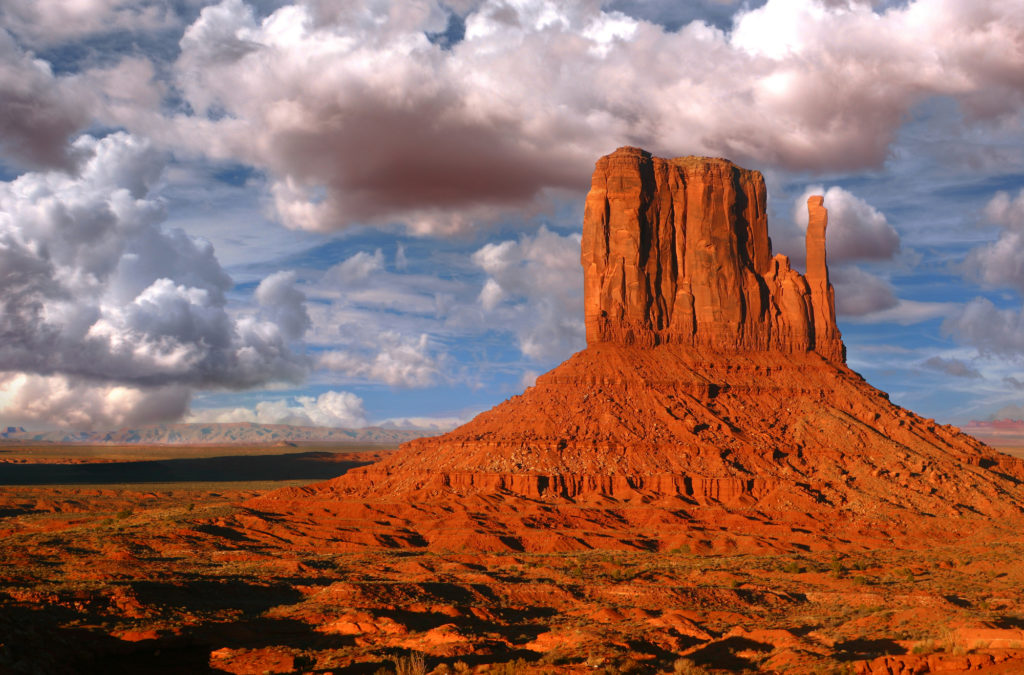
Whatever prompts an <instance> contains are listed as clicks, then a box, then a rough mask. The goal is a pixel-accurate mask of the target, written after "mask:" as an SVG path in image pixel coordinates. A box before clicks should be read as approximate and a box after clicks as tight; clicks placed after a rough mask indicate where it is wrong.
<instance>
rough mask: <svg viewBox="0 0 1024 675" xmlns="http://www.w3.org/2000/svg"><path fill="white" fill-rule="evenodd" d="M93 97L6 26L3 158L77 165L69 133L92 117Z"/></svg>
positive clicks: (0, 42)
mask: <svg viewBox="0 0 1024 675" xmlns="http://www.w3.org/2000/svg"><path fill="white" fill-rule="evenodd" d="M90 98H91V97H90V96H89V95H88V93H87V92H86V91H83V90H81V89H80V88H79V87H77V86H76V84H75V82H74V81H73V80H72V79H70V78H60V77H57V76H55V75H54V74H53V71H52V70H51V69H50V66H49V64H48V63H46V62H45V61H42V60H40V59H37V58H35V57H33V56H32V54H29V53H26V52H24V51H22V50H21V49H20V48H19V47H18V45H17V44H16V43H15V41H14V39H13V38H12V37H11V35H10V34H9V33H8V32H7V31H5V30H4V29H3V28H0V159H2V160H6V161H8V162H12V163H14V164H17V165H21V166H24V167H27V168H54V167H56V168H63V169H70V168H72V167H73V166H74V165H75V153H74V151H73V148H72V147H70V146H69V145H68V139H69V138H70V137H71V136H72V135H73V134H75V133H76V132H78V131H79V130H81V129H82V128H83V127H85V125H87V124H88V123H89V121H90V119H91V112H90V106H91V102H90Z"/></svg>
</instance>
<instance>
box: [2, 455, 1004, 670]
mask: <svg viewBox="0 0 1024 675" xmlns="http://www.w3.org/2000/svg"><path fill="white" fill-rule="evenodd" d="M3 449H4V450H7V452H3V453H0V457H2V458H3V459H0V462H3V463H2V464H0V483H4V485H3V486H2V487H0V538H2V539H0V672H11V673H49V672H97V673H118V672H125V673H134V672H147V673H160V672H167V673H172V672H232V673H266V672H270V673H291V672H310V673H329V672H330V673H341V672H355V673H359V672H364V673H391V672H397V673H402V674H406V673H418V672H423V673H426V672H436V673H454V672H489V673H514V672H550V673H570V672H602V671H603V672H637V673H642V672H683V673H702V672H712V673H714V672H751V673H754V672H768V673H772V672H778V673H784V672H786V673H829V672H832V673H854V672H856V673H867V672H879V673H881V672H885V673H889V672H892V673H900V672H920V673H924V672H941V671H942V670H943V669H945V670H946V671H947V672H961V671H965V670H974V671H977V672H992V673H998V672H1003V673H1012V672H1020V671H1019V668H1020V664H1021V659H1022V658H1024V606H1022V602H1024V566H1022V565H1021V564H1020V560H1022V559H1024V536H1022V537H1021V538H1019V539H1016V540H1006V541H1002V542H998V543H996V544H991V543H988V544H985V545H976V544H972V543H971V542H970V541H969V540H965V541H961V542H959V543H957V544H953V545H949V546H947V547H941V546H940V547H930V548H926V549H922V550H913V549H901V550H897V549H895V548H885V547H883V548H878V549H874V550H863V551H855V552H843V553H836V552H830V551H827V550H818V551H812V550H805V549H802V548H800V547H796V546H795V547H794V548H793V549H792V550H789V551H777V552H772V553H769V554H758V555H754V554H740V553H737V552H730V551H728V550H701V549H700V548H699V547H685V548H679V549H674V550H620V551H615V550H603V551H575V552H565V553H528V552H522V551H513V552H508V551H504V552H492V553H488V552H474V553H467V552H465V551H458V550H453V551H437V550H428V549H426V548H423V549H422V550H417V549H416V548H409V547H407V546H406V547H403V548H397V547H396V548H388V547H385V546H379V547H362V548H360V549H353V550H350V551H339V550H334V549H331V550H329V551H328V550H325V548H324V547H323V546H322V542H323V541H325V540H329V533H324V534H322V535H321V538H320V539H315V538H310V539H305V540H304V539H302V538H295V539H291V540H289V539H285V538H278V539H275V538H274V537H273V536H269V534H270V533H264V534H266V535H267V536H261V532H260V531H259V529H258V528H260V527H261V525H262V521H260V520H259V519H252V523H251V524H250V527H249V528H246V527H244V525H245V522H246V519H247V518H251V516H250V515H249V514H250V511H249V510H248V509H247V508H246V507H245V506H243V503H244V502H246V501H248V500H251V499H252V498H253V497H257V496H261V495H264V494H266V493H268V492H270V491H271V490H274V489H277V488H280V487H286V486H300V485H307V484H310V483H313V482H315V481H316V480H318V479H321V478H325V477H327V476H334V475H337V474H339V473H342V472H344V471H345V470H347V469H348V468H350V467H353V466H357V465H360V464H365V463H368V462H372V461H376V460H378V459H379V458H381V457H382V456H383V455H384V454H385V452H384V451H383V449H381V448H355V449H353V448H325V447H318V448H315V449H311V448H305V447H289V446H275V447H265V448H248V447H241V448H239V447H199V448H177V447H173V446H166V447H162V448H144V449H140V448H137V447H132V448H129V447H109V448H102V447H91V448H84V447H76V446H65V447H57V446H49V447H45V448H41V447H37V446H33V447H17V448H16V447H9V448H3ZM261 462H262V464H261ZM132 465H142V466H141V468H140V466H132ZM168 466H169V467H170V469H167V467H168ZM104 467H115V469H113V470H111V469H110V468H106V469H105V470H106V471H107V473H102V472H101V473H98V474H95V473H94V474H89V473H88V472H85V473H83V471H85V470H86V469H91V470H94V471H95V470H99V469H103V468H104ZM44 469H45V471H43V470H44ZM54 470H58V473H56V474H55V473H53V471H54ZM18 471H22V472H23V473H18ZM33 471H35V472H37V473H32V472H33ZM60 471H68V472H71V473H67V474H64V473H60ZM74 471H78V473H77V474H75V473H73V472H74ZM160 471H163V473H160ZM190 472H191V474H190ZM313 474H316V475H313ZM43 475H45V476H49V478H48V479H47V480H49V481H52V480H55V479H56V477H60V478H66V477H68V476H70V477H71V478H72V480H68V481H67V483H66V484H54V483H52V482H50V483H49V484H41V483H43V482H44V481H43V480H42V479H39V476H43ZM90 475H93V476H96V475H98V476H100V480H97V481H96V482H93V483H88V482H86V479H87V478H88V476H90ZM33 476H35V478H33ZM138 476H143V480H137V478H138ZM239 476H242V477H244V478H245V479H243V480H226V479H227V478H237V477H239ZM19 481H20V483H21V484H20V485H15V484H12V483H15V482H19ZM32 483H35V484H32ZM325 538H326V539H325ZM1015 668H1016V669H1017V670H1015Z"/></svg>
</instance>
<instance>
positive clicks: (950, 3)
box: [112, 0, 1024, 255]
mask: <svg viewBox="0 0 1024 675" xmlns="http://www.w3.org/2000/svg"><path fill="white" fill-rule="evenodd" d="M1017 4H1018V3H1017V0H993V1H992V2H986V3H962V2H955V1H954V0H917V1H916V2H911V3H908V4H907V5H905V6H900V7H891V8H889V9H887V10H885V11H884V12H876V11H874V10H873V9H872V7H871V6H870V4H869V3H829V4H822V3H819V2H815V1H814V0H769V2H768V3H767V4H765V5H764V6H762V7H759V8H757V9H753V10H750V11H741V12H740V13H739V14H738V15H737V16H736V24H735V31H734V32H733V33H731V34H730V33H726V32H723V31H721V30H719V29H716V28H713V27H710V26H708V25H706V24H703V23H699V22H697V23H692V24H689V25H687V26H684V27H682V28H681V29H680V30H678V31H666V30H665V29H664V28H662V27H660V26H658V25H655V24H651V23H648V22H645V21H641V20H637V19H633V18H630V17H627V16H625V15H623V14H620V13H617V12H613V11H602V10H601V8H600V5H598V4H597V3H591V2H576V3H551V2H547V1H543V0H523V1H522V2H516V3H512V4H510V3H506V2H502V1H500V0H484V1H482V2H478V3H472V4H471V5H467V7H466V8H465V9H466V11H467V12H468V14H467V15H466V17H465V23H466V33H465V39H464V40H463V41H461V42H459V43H457V44H455V45H453V46H451V47H450V48H447V49H446V48H443V47H442V46H441V45H437V44H433V43H431V42H430V40H429V39H428V38H427V36H426V33H428V32H437V31H440V30H443V29H444V26H445V17H446V12H445V10H444V7H443V6H442V5H441V3H439V2H435V1H432V0H423V1H421V2H415V3H398V4H387V3H367V4H362V5H359V4H355V3H353V4H346V5H345V6H343V7H341V6H334V5H332V4H331V3H322V2H321V3H307V4H303V3H300V4H295V5H288V6H284V7H281V8H279V9H278V10H276V11H275V12H273V13H272V14H270V15H269V16H267V17H266V18H265V19H262V20H261V19H258V18H257V17H256V14H255V12H254V11H252V9H251V8H250V7H249V6H247V5H245V4H244V3H242V2H241V1H240V0H224V2H221V3H220V4H219V5H215V6H210V7H206V8H204V9H203V11H202V14H201V16H200V17H199V18H198V19H197V20H196V21H195V22H194V23H193V24H192V25H191V26H190V27H189V28H188V30H187V31H186V33H185V35H184V37H183V38H182V41H181V56H180V58H179V59H178V61H177V63H176V66H175V73H176V77H177V82H178V84H179V86H180V87H181V90H182V92H183V94H184V96H185V99H186V101H187V102H188V104H189V105H190V106H191V108H192V109H193V110H194V111H195V114H194V115H191V116H188V115H177V116H175V117H173V118H170V119H162V118H160V117H159V116H154V115H152V114H149V113H146V112H145V111H136V112H135V113H132V112H130V111H124V110H122V111H120V112H115V113H112V115H113V116H114V119H113V121H115V122H121V123H124V124H127V125H129V127H130V128H139V129H141V130H144V131H145V132H147V133H150V134H152V135H153V137H154V138H159V139H161V142H164V143H167V144H168V145H174V146H175V147H181V148H191V150H192V151H193V152H196V153H198V154H203V155H207V156H212V157H217V158H230V159H235V160H238V161H242V162H246V163H251V164H253V165H256V166H258V167H260V168H263V169H266V170H267V171H268V172H269V174H270V176H271V180H272V185H273V186H272V192H273V194H274V199H275V203H276V205H277V206H276V208H277V211H278V215H279V217H280V218H281V219H282V220H283V221H284V222H285V223H286V224H288V225H290V226H292V227H301V228H306V229H313V230H332V229H337V228H341V227H345V226H348V225H351V224H353V223H382V224H391V223H393V222H396V221H400V222H404V223H406V224H407V225H408V226H409V227H410V229H412V230H413V231H416V232H419V233H438V234H444V233H451V232H456V231H460V230H463V229H465V228H467V227H471V226H472V225H473V223H474V221H476V220H478V219H486V218H493V217H496V216H497V215H499V214H500V213H502V210H503V209H509V208H516V209H521V208H523V207H524V206H525V205H528V204H531V203H532V204H537V203H538V202H539V201H543V200H544V199H545V197H546V195H547V194H548V192H549V191H550V190H552V189H558V188H570V189H573V190H577V189H582V188H583V187H584V186H585V184H586V177H587V175H588V174H589V172H590V166H591V162H592V161H593V159H594V158H595V157H597V156H599V155H601V154H604V153H606V152H608V151H610V150H611V149H613V148H614V147H616V146H617V145H621V144H625V143H632V144H639V145H645V146H648V147H649V148H650V149H652V150H654V151H656V152H664V153H669V154H685V153H702V154H711V155H724V156H729V157H732V158H735V159H737V160H739V161H742V162H754V163H756V164H758V165H760V166H766V165H770V166H776V167H782V168H790V169H844V168H858V167H865V166H878V165H880V164H881V163H882V162H883V161H884V159H885V158H886V156H887V153H888V149H889V146H890V143H891V142H892V141H893V139H894V137H895V134H896V132H897V130H898V129H899V128H900V127H901V126H902V124H903V123H904V121H905V119H906V116H907V114H908V112H909V111H910V110H912V109H913V108H914V106H915V105H917V104H919V103H921V102H923V101H925V100H927V99H929V98H932V97H935V96H949V97H953V98H955V99H956V100H957V101H959V102H960V104H961V105H962V107H963V110H964V111H965V113H966V114H965V121H964V123H965V124H967V125H971V124H974V123H976V122H977V121H979V120H992V119H996V118H999V117H1000V116H1004V115H1010V114H1016V113H1017V112H1018V111H1019V108H1020V104H1021V101H1022V98H1024V93H1022V87H1021V84H1020V81H1019V77H1018V76H1017V75H1016V74H1017V73H1019V72H1020V70H1021V67H1022V61H1024V57H1021V55H1020V52H1019V49H1018V48H1017V47H1018V45H1019V42H1020V39H1021V34H1022V30H1024V27H1022V22H1021V20H1020V15H1019V11H1018V8H1017ZM921 45H928V49H922V48H921ZM868 215H871V214H868ZM878 233H881V234H885V229H884V228H879V229H878V230H877V232H876V234H878ZM874 243H875V244H878V243H883V244H884V243H885V242H877V241H876V242H874ZM885 250H888V249H884V247H883V249H882V251H876V250H875V249H871V251H869V253H868V254H869V255H876V254H878V255H882V254H883V253H884V251H885ZM860 255H863V253H861V254H860Z"/></svg>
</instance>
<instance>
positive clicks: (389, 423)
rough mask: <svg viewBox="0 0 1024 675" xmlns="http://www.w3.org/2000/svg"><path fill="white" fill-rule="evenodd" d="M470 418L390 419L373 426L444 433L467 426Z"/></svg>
mask: <svg viewBox="0 0 1024 675" xmlns="http://www.w3.org/2000/svg"><path fill="white" fill-rule="evenodd" d="M468 421H469V418H464V417H389V418H388V419H385V420H381V421H379V422H376V423H374V425H373V426H376V427H384V428H385V429H422V430H423V431H432V432H438V433H443V432H445V431H451V430H452V429H454V428H455V427H457V426H459V425H461V424H465V423H466V422H468Z"/></svg>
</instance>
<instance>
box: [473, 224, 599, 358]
mask: <svg viewBox="0 0 1024 675" xmlns="http://www.w3.org/2000/svg"><path fill="white" fill-rule="evenodd" d="M579 255H580V235H578V234H568V235H565V236H562V235H559V234H557V233H555V232H552V231H550V230H548V229H547V228H546V227H543V226H542V227H541V228H540V229H539V230H538V231H537V233H536V234H535V235H533V236H529V235H523V236H522V237H520V238H519V240H518V241H504V242H501V243H498V244H487V245H485V246H483V247H482V248H480V249H479V250H477V252H476V253H474V254H473V262H474V263H475V264H476V265H477V266H479V267H480V268H481V269H483V270H484V272H486V273H487V275H488V278H487V280H486V281H485V282H484V286H483V288H482V289H481V291H480V295H479V297H478V300H479V302H480V306H481V307H482V309H483V310H484V320H485V321H487V322H489V324H490V325H491V326H492V327H495V326H497V327H507V328H506V330H512V331H514V332H515V333H516V336H517V338H518V340H519V349H520V351H521V352H522V353H523V354H524V355H525V356H527V357H529V358H531V359H534V360H548V359H552V358H556V357H564V356H567V355H568V354H569V353H570V352H571V351H572V350H575V349H579V348H582V346H583V344H584V326H583V316H582V315H583V312H582V309H583V280H582V277H583V272H582V270H581V268H580V261H579Z"/></svg>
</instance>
